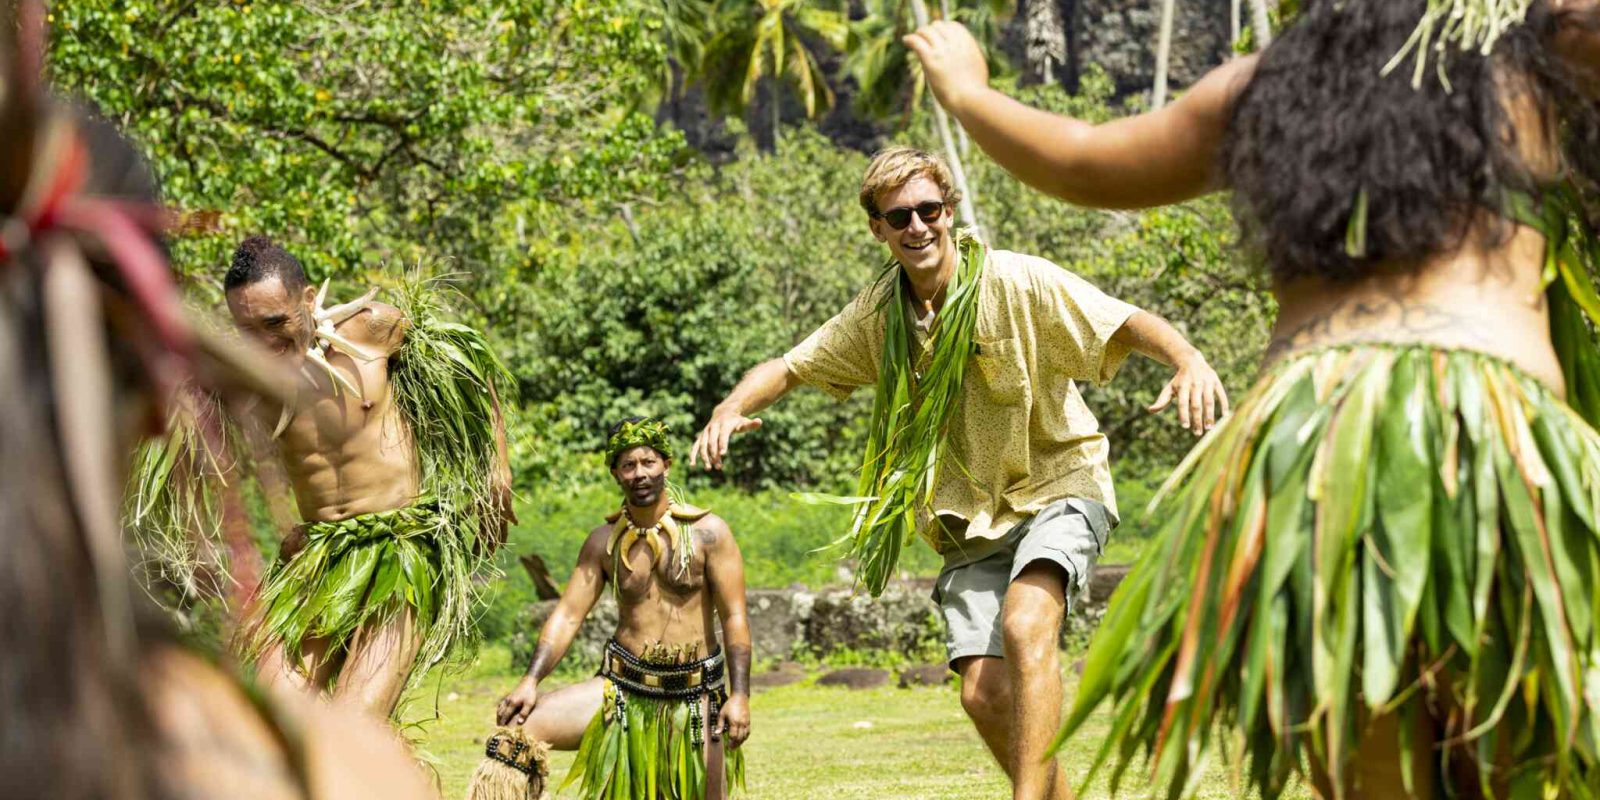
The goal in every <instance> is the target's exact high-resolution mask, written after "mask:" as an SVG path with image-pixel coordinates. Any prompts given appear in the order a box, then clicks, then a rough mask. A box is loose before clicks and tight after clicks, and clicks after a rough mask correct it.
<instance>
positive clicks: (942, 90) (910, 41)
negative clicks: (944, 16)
mask: <svg viewBox="0 0 1600 800" xmlns="http://www.w3.org/2000/svg"><path fill="white" fill-rule="evenodd" d="M902 41H904V42H905V45H906V47H908V48H910V49H911V52H913V53H915V54H916V55H917V58H919V59H921V60H922V74H923V75H925V76H927V79H928V86H929V88H931V89H933V93H934V95H935V96H937V97H938V98H939V102H940V103H941V104H943V105H944V107H945V108H946V109H948V110H950V111H951V112H952V113H954V111H955V109H956V108H957V107H958V106H959V105H960V103H961V100H962V98H963V97H965V96H966V95H967V94H968V93H970V92H972V91H974V90H979V89H983V88H985V87H987V86H988V85H989V62H988V61H986V60H985V59H984V57H983V50H982V48H980V47H978V40H977V39H974V38H973V37H972V34H971V33H970V32H969V31H968V30H967V29H966V28H965V27H964V26H962V25H961V24H960V23H957V22H951V21H949V20H940V21H938V22H935V23H933V24H931V25H925V26H923V27H921V28H918V29H917V31H916V32H915V33H912V34H910V35H909V36H906V37H905V38H904V39H903V40H902Z"/></svg>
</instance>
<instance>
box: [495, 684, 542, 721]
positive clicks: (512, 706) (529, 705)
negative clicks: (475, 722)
mask: <svg viewBox="0 0 1600 800" xmlns="http://www.w3.org/2000/svg"><path fill="white" fill-rule="evenodd" d="M538 700H539V682H538V681H536V680H534V679H533V676H531V675H528V676H524V677H523V679H522V680H521V681H518V682H517V688H515V689H512V690H511V694H508V695H506V696H505V697H502V698H500V705H498V706H496V707H495V711H494V720H495V724H496V725H516V726H519V727H520V726H521V725H522V723H524V722H527V721H528V715H530V714H532V713H533V705H534V703H536V702H538Z"/></svg>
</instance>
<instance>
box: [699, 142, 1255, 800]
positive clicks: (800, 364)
mask: <svg viewBox="0 0 1600 800" xmlns="http://www.w3.org/2000/svg"><path fill="white" fill-rule="evenodd" d="M959 199H960V196H959V193H958V192H957V191H956V189H955V187H954V186H953V183H952V180H951V177H950V172H949V170H948V169H947V168H946V167H945V165H944V163H943V162H942V161H940V160H939V159H938V158H937V157H936V156H933V155H931V154H928V153H925V152H922V151H920V150H915V149H911V148H894V149H890V150H886V151H884V152H882V153H879V154H878V156H877V157H876V158H874V159H873V161H872V164H871V165H870V166H869V167H868V168H867V174H866V177H865V179H864V180H863V181H862V184H861V194H860V202H861V207H862V209H863V210H864V211H866V214H867V225H868V229H869V230H871V231H872V235H873V236H874V237H875V238H876V239H877V240H878V241H880V242H883V243H884V244H885V245H887V246H888V249H889V254H890V256H891V258H892V261H891V262H890V263H889V265H888V268H886V269H885V271H884V276H883V278H882V279H880V280H878V281H876V282H874V283H873V285H871V286H869V287H867V288H866V289H865V290H863V291H862V292H861V293H860V295H858V296H857V297H856V299H855V300H854V301H852V302H851V303H850V304H849V305H848V306H846V307H845V309H844V310H843V311H841V312H840V313H839V314H838V315H837V316H835V317H834V318H833V319H831V320H829V321H828V322H827V323H825V324H824V325H823V326H822V327H821V328H819V329H818V330H817V331H816V332H815V333H813V334H811V336H810V337H808V338H807V339H806V340H805V341H804V342H801V343H800V344H799V345H798V346H796V347H795V348H794V349H793V350H790V351H789V352H788V353H787V354H786V355H784V356H783V357H782V358H776V359H772V360H771V361H767V362H764V363H762V364H760V365H758V366H756V367H755V368H754V369H752V370H751V371H750V372H749V373H748V374H746V375H745V377H744V379H743V380H741V381H740V382H739V385H738V386H737V387H735V388H734V390H733V392H732V394H730V395H729V396H728V398H727V399H726V400H724V401H723V402H722V403H721V404H720V405H718V406H717V409H716V411H715V412H714V414H713V415H712V418H711V421H710V422H709V423H708V424H707V425H706V427H705V429H704V430H703V431H701V433H700V436H699V438H698V439H697V440H696V441H695V445H694V450H693V452H692V453H691V454H690V463H701V464H705V465H706V466H707V467H709V468H711V469H720V468H721V467H722V463H723V459H724V458H725V457H726V455H727V452H728V444H729V441H730V439H732V437H733V436H734V435H735V434H738V433H745V432H748V431H752V430H755V429H756V428H759V427H760V426H761V420H760V419H757V418H754V417H752V416H750V415H752V414H755V413H757V412H759V411H760V410H762V409H764V408H766V407H767V406H769V405H771V404H773V403H774V402H777V400H778V399H779V398H781V397H783V396H784V395H786V394H788V393H789V392H790V391H792V390H793V389H794V388H796V387H797V386H799V385H800V384H803V383H804V384H810V385H813V386H816V387H818V388H820V389H822V390H823V391H825V392H827V393H829V394H830V395H833V396H834V397H836V398H839V399H841V400H842V399H843V398H845V397H847V396H848V395H849V394H850V393H851V392H852V391H854V390H855V389H856V388H858V387H862V386H872V385H877V386H878V392H879V393H880V398H881V397H883V396H887V394H886V393H894V392H897V391H901V392H905V401H906V402H904V403H890V404H888V405H889V406H891V408H890V409H889V410H887V411H885V412H884V413H875V414H874V418H873V423H872V424H873V426H874V427H875V428H877V427H882V428H884V430H874V431H872V432H870V435H871V436H872V441H876V442H892V443H896V444H895V445H891V447H902V446H903V443H904V442H905V441H906V440H907V438H908V437H911V438H915V437H917V436H922V437H928V438H934V439H936V440H937V441H933V442H929V443H928V446H930V447H932V448H934V449H933V450H931V451H928V452H933V453H935V454H936V457H935V458H932V459H926V460H927V461H931V462H933V463H932V465H931V466H923V467H917V466H912V467H911V469H910V470H909V471H908V470H903V469H897V468H896V466H895V465H894V464H892V463H888V462H889V461H890V459H887V458H886V459H881V461H883V462H884V463H882V464H878V465H877V468H878V469H880V470H881V471H882V472H884V473H885V475H884V476H883V477H882V480H879V481H876V485H880V486H885V487H888V488H887V489H885V490H884V491H883V492H875V494H883V493H887V492H888V491H890V490H892V488H893V487H894V486H897V485H898V486H904V485H906V483H905V482H906V481H907V480H908V479H907V477H906V476H907V474H908V472H909V473H914V474H911V475H910V478H909V481H910V483H911V485H914V486H932V487H933V491H932V502H931V503H920V502H918V503H916V506H915V508H914V510H912V511H911V512H910V513H908V514H906V515H903V516H912V517H914V518H915V521H916V524H915V528H916V532H917V533H918V534H920V535H921V536H922V537H923V538H924V539H925V540H927V542H928V543H929V544H930V545H932V546H933V548H934V549H935V550H937V551H938V552H939V553H941V554H942V555H943V556H944V559H945V566H944V569H943V571H942V572H941V573H940V575H939V578H938V581H937V584H936V586H935V590H934V598H935V600H937V601H938V603H939V606H940V608H941V610H942V612H943V616H944V619H945V623H946V626H947V628H948V632H947V641H946V644H947V647H948V651H949V659H950V667H951V669H953V670H955V671H956V672H957V673H958V674H959V675H960V676H961V704H962V707H963V708H964V709H965V710H966V712H967V715H968V716H969V717H971V719H972V721H973V724H974V725H975V726H976V727H977V730H978V734H979V735H980V736H981V737H982V738H983V741H984V743H985V744H986V745H987V746H988V747H989V750H990V752H992V753H993V754H994V756H995V758H996V759H997V760H998V761H999V762H1000V765H1001V766H1002V768H1004V769H1005V770H1006V772H1007V774H1008V775H1009V776H1010V778H1011V780H1012V782H1013V785H1014V786H1015V791H1014V796H1015V797H1016V798H1060V797H1067V796H1068V790H1067V782H1066V780H1065V779H1058V778H1057V774H1056V773H1057V770H1056V768H1055V765H1054V763H1050V762H1046V761H1045V758H1044V754H1045V751H1046V748H1047V747H1048V746H1049V744H1050V740H1051V737H1053V736H1054V735H1055V732H1056V729H1057V727H1058V726H1059V723H1060V707H1061V698H1062V687H1061V670H1060V665H1059V660H1058V648H1057V642H1058V636H1059V631H1060V628H1061V622H1062V618H1063V616H1064V615H1065V613H1066V610H1067V603H1068V600H1069V598H1070V597H1071V596H1072V595H1073V593H1074V592H1076V591H1077V590H1078V589H1079V588H1080V587H1081V586H1082V585H1083V582H1084V581H1085V580H1087V578H1088V573H1089V569H1090V568H1091V567H1092V565H1093V564H1094V561H1095V559H1096V558H1097V557H1098V556H1099V554H1100V552H1101V549H1102V548H1103V547H1104V545H1105V541H1106V537H1107V535H1108V534H1109V532H1110V530H1111V528H1112V527H1113V526H1114V525H1115V524H1116V521H1117V510H1116V497H1115V493H1114V491H1113V489H1112V484H1111V471H1110V467H1109V464H1108V461H1107V455H1108V452H1109V447H1108V444H1107V441H1106V438H1105V436H1104V435H1103V434H1101V433H1100V431H1099V425H1098V423H1097V422H1096V421H1095V418H1094V415H1093V414H1092V413H1090V411H1089V408H1088V406H1087V405H1085V404H1084V401H1083V398H1082V397H1081V396H1080V395H1079V393H1078V382H1079V381H1095V382H1097V383H1104V382H1106V381H1109V380H1110V379H1111V378H1112V376H1113V375H1115V374H1116V371H1117V369H1118V367H1119V366H1120V365H1121V363H1122V361H1123V359H1124V358H1126V357H1127V355H1128V353H1129V352H1130V351H1132V352H1138V353H1140V354H1141V355H1144V356H1146V357H1148V358H1152V359H1155V360H1157V361H1160V362H1161V363H1163V364H1166V365H1169V366H1171V367H1173V368H1174V369H1175V374H1174V375H1173V378H1172V380H1171V381H1169V382H1168V383H1167V385H1166V387H1165V388H1163V389H1162V391H1161V394H1160V396H1159V398H1158V399H1157V401H1156V403H1155V405H1153V406H1151V407H1150V411H1152V412H1159V411H1161V410H1162V409H1164V408H1166V407H1167V406H1169V405H1176V406H1177V407H1178V418H1179V421H1180V422H1181V424H1183V426H1184V427H1186V428H1188V429H1191V430H1193V431H1194V433H1195V434H1196V435H1198V434H1201V433H1203V432H1204V431H1205V430H1206V429H1208V428H1210V427H1211V426H1212V425H1213V424H1215V422H1216V421H1217V419H1218V418H1219V417H1220V416H1222V415H1226V414H1227V412H1228V399H1227V394H1226V392H1225V391H1224V390H1223V387H1222V382H1221V381H1220V380H1219V379H1218V378H1217V375H1216V372H1215V371H1213V370H1212V368H1211V366H1210V365H1209V364H1207V363H1206V359H1205V357H1204V356H1203V355H1201V353H1200V351H1199V350H1197V349H1195V348H1194V347H1193V346H1192V345H1190V344H1189V342H1188V341H1186V340H1185V339H1184V338H1183V336H1182V335H1180V334H1179V333H1178V332H1177V331H1176V330H1174V329H1173V328H1172V326H1171V325H1168V324H1167V323H1166V322H1165V321H1163V320H1162V319H1160V318H1159V317H1157V316H1155V315H1154V314H1150V313H1148V312H1145V311H1141V310H1139V309H1138V308H1135V307H1133V306H1131V305H1129V304H1127V303H1124V302H1122V301H1120V300H1117V299H1114V298H1112V297H1109V296H1107V295H1106V294H1104V293H1102V292H1101V291H1100V290H1098V289H1096V288H1095V287H1094V286H1092V285H1090V284H1089V283H1088V282H1087V281H1084V280H1083V279H1082V278H1080V277H1078V276H1077V275H1074V274H1072V273H1071V272H1068V271H1067V270H1064V269H1062V268H1060V267H1058V266H1056V265H1055V264H1053V263H1051V262H1049V261H1047V260H1045V259H1042V258H1037V257H1034V256H1027V255H1022V254H1019V253H1011V252H1006V251H1003V250H989V249H988V248H987V246H985V245H984V244H983V243H981V242H978V241H976V240H975V239H973V238H972V237H970V236H969V235H968V234H966V233H965V232H961V231H957V230H955V229H954V227H953V219H952V215H953V211H954V208H955V205H956V203H957V202H958V201H959ZM891 315H902V316H901V317H900V318H898V319H896V318H894V317H893V316H891ZM900 342H904V343H905V344H903V345H901V344H899V343H900ZM886 345H888V347H886ZM886 351H887V353H886ZM897 359H903V362H904V363H902V361H901V360H897ZM902 378H903V379H904V380H903V381H901V380H900V379H902ZM897 382H899V383H898V384H897ZM896 385H902V386H904V385H909V386H910V388H909V390H907V389H904V388H901V389H896V388H895V387H896ZM897 396H898V395H897ZM882 405H884V404H882V403H880V406H882ZM894 406H900V407H904V408H906V409H910V410H911V411H910V413H904V414H898V415H897V414H895V413H893V409H892V407H894ZM922 408H931V409H941V410H942V411H940V412H936V414H939V413H942V414H943V416H942V417H938V418H937V419H933V420H932V421H931V422H927V421H918V420H915V419H911V418H912V417H915V416H917V415H916V412H915V410H916V409H922ZM924 423H926V424H924ZM864 469H866V470H867V471H869V472H870V471H872V470H873V469H874V465H873V464H870V463H869V464H868V465H867V467H866V468H864ZM918 469H921V470H922V471H921V472H918V471H917V470H918ZM896 481H900V482H901V483H899V484H897V483H896ZM907 494H909V495H915V494H917V492H908V493H907ZM890 516H892V515H876V514H872V515H865V517H864V518H870V519H869V521H867V522H864V523H862V524H859V525H858V531H860V532H861V533H862V537H861V539H862V540H863V541H879V542H881V541H888V540H891V539H893V538H894V537H895V536H896V535H897V534H898V529H895V528H894V527H893V522H892V521H885V520H888V517H890ZM880 525H881V526H883V528H882V530H875V528H876V527H877V526H880ZM879 533H881V534H882V535H877V536H874V535H872V534H879ZM862 555H863V556H865V557H864V558H863V559H862V561H863V564H865V563H868V562H869V561H871V558H870V556H871V555H872V553H863V554H862ZM893 560H894V559H893V556H892V555H890V556H889V558H888V559H887V560H886V561H885V562H880V563H885V564H886V565H887V568H886V569H883V570H879V572H881V573H883V574H892V568H893ZM865 582H866V583H867V585H868V588H869V589H871V590H873V591H874V592H876V591H877V590H878V589H880V588H881V581H877V582H875V581H874V580H872V579H871V578H868V579H867V580H866V581H865Z"/></svg>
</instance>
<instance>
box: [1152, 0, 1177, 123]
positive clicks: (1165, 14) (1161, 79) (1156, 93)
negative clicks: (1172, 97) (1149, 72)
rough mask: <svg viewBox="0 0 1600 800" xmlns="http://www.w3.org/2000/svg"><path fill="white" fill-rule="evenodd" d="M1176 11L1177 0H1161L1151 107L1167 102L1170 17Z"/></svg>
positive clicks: (1170, 39)
mask: <svg viewBox="0 0 1600 800" xmlns="http://www.w3.org/2000/svg"><path fill="white" fill-rule="evenodd" d="M1177 11H1178V0H1163V2H1162V4H1161V35H1160V41H1158V42H1157V43H1156V85H1155V89H1154V90H1153V91H1152V92H1151V94H1152V97H1151V100H1150V107H1151V108H1161V107H1162V106H1164V105H1166V104H1167V69H1168V67H1169V66H1171V64H1172V17H1173V15H1174V14H1176V13H1177Z"/></svg>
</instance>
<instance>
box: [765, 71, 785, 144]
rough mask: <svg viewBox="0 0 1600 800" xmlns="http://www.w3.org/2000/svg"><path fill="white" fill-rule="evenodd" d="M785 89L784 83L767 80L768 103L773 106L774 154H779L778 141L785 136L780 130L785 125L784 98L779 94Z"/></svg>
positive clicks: (775, 79) (776, 80) (773, 79)
mask: <svg viewBox="0 0 1600 800" xmlns="http://www.w3.org/2000/svg"><path fill="white" fill-rule="evenodd" d="M782 89H783V85H782V83H781V82H780V81H779V80H778V79H777V78H768V79H767V101H768V102H769V103H770V104H771V106H772V152H773V153H777V152H778V139H779V137H781V136H782V135H783V133H782V132H781V131H780V130H779V128H780V127H782V125H783V105H782V103H783V98H782V96H780V95H779V94H778V93H779V92H780V91H781V90H782Z"/></svg>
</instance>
